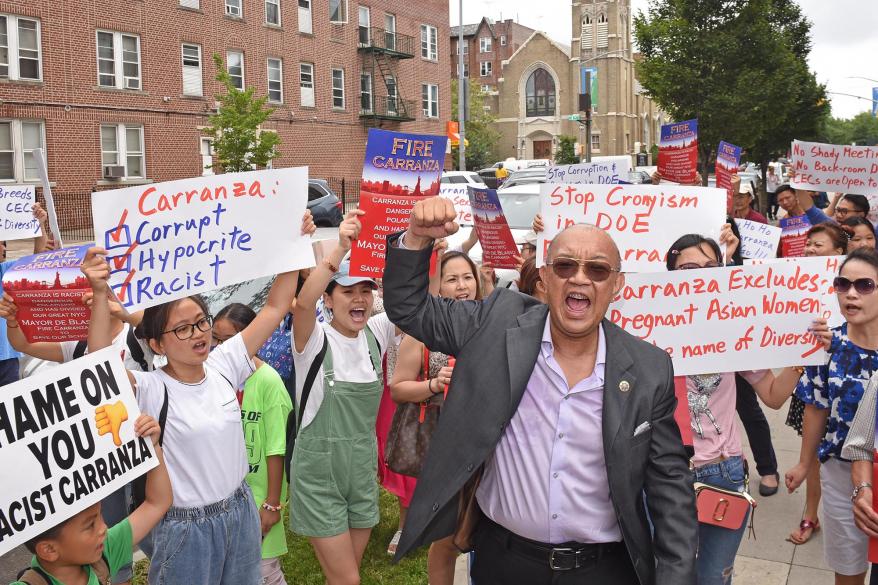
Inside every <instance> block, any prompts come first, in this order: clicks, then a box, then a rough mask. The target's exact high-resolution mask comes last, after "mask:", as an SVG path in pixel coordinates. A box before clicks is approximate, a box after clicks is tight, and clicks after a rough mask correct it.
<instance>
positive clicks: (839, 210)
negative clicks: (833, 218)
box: [835, 207, 857, 215]
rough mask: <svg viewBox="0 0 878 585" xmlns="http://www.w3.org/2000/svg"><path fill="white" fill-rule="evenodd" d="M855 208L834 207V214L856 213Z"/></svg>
mask: <svg viewBox="0 0 878 585" xmlns="http://www.w3.org/2000/svg"><path fill="white" fill-rule="evenodd" d="M856 212H857V210H856V209H848V208H847V207H836V208H835V214H836V215H848V214H851V213H856Z"/></svg>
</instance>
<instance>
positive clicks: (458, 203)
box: [439, 183, 473, 225]
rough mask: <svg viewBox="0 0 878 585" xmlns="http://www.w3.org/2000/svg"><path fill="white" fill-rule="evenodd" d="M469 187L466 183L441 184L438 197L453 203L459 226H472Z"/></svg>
mask: <svg viewBox="0 0 878 585" xmlns="http://www.w3.org/2000/svg"><path fill="white" fill-rule="evenodd" d="M468 187H469V185H467V184H466V183H443V184H442V185H441V186H440V187H439V195H441V196H442V197H445V198H446V199H450V200H451V202H452V203H454V211H456V212H457V223H458V224H459V225H473V208H472V207H470V204H469V189H468Z"/></svg>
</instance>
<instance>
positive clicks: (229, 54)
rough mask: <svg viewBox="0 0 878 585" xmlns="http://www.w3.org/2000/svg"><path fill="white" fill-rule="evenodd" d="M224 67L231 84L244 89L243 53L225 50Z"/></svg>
mask: <svg viewBox="0 0 878 585" xmlns="http://www.w3.org/2000/svg"><path fill="white" fill-rule="evenodd" d="M226 69H227V70H228V72H229V79H231V80H232V86H233V87H236V88H238V89H240V90H242V91H243V90H244V53H242V52H241V51H226Z"/></svg>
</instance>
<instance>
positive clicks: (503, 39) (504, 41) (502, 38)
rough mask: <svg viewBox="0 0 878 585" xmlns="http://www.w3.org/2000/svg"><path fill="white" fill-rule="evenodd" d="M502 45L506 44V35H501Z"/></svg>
mask: <svg viewBox="0 0 878 585" xmlns="http://www.w3.org/2000/svg"><path fill="white" fill-rule="evenodd" d="M500 46H501V47H505V46H506V35H500Z"/></svg>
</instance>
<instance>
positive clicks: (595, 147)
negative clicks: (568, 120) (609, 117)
mask: <svg viewBox="0 0 878 585" xmlns="http://www.w3.org/2000/svg"><path fill="white" fill-rule="evenodd" d="M591 149H592V151H595V152H600V150H601V135H600V134H592V135H591Z"/></svg>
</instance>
